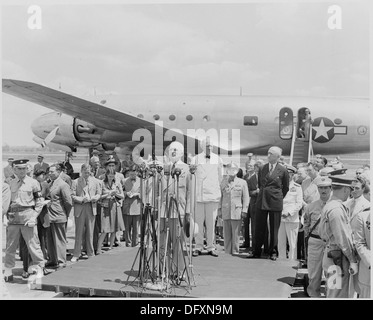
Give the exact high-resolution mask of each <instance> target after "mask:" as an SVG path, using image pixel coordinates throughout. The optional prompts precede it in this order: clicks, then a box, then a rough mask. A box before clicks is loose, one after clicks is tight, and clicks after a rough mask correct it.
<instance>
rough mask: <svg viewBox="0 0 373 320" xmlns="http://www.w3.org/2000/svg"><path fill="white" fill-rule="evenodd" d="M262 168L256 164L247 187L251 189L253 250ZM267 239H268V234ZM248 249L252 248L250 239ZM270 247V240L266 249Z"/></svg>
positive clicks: (250, 212)
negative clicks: (259, 176) (259, 180)
mask: <svg viewBox="0 0 373 320" xmlns="http://www.w3.org/2000/svg"><path fill="white" fill-rule="evenodd" d="M260 168H262V163H261V162H256V163H255V164H254V173H253V174H252V175H251V176H250V178H249V179H248V180H247V187H248V189H249V195H250V203H249V210H248V217H247V219H248V226H247V229H249V227H250V221H251V237H252V238H251V242H252V246H251V247H252V249H253V250H254V248H255V215H256V200H257V199H258V194H259V188H258V173H259V170H260ZM266 233H267V238H268V232H266ZM247 239H248V242H247V247H250V238H249V237H248V238H247ZM267 247H268V240H267V243H265V244H264V248H267Z"/></svg>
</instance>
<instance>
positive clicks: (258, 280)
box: [0, 227, 296, 299]
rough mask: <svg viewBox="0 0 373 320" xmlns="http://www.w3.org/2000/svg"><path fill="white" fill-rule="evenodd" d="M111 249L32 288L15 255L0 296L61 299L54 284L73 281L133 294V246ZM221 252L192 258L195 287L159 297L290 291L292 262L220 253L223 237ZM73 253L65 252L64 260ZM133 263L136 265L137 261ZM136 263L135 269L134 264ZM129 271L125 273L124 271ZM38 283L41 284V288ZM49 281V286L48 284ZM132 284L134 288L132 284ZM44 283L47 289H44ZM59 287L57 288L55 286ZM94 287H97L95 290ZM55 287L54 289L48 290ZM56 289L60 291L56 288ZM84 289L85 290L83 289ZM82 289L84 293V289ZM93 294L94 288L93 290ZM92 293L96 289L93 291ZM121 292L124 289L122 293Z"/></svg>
mask: <svg viewBox="0 0 373 320" xmlns="http://www.w3.org/2000/svg"><path fill="white" fill-rule="evenodd" d="M74 230H75V229H74V227H72V228H70V229H69V230H68V233H67V238H68V244H67V248H68V251H69V252H72V250H73V247H74ZM2 231H3V235H2V238H3V246H2V247H3V256H4V250H5V228H4V227H3V230H2ZM120 244H121V246H120V247H117V248H114V249H113V250H111V251H108V252H106V253H104V254H102V255H99V256H96V257H94V258H92V259H89V260H80V261H79V262H77V263H74V264H73V263H71V262H68V265H67V267H66V268H64V269H60V270H58V271H56V272H54V273H52V274H50V275H47V276H45V277H43V278H42V280H41V282H38V281H37V282H36V283H37V286H36V288H39V289H36V290H35V289H30V287H29V285H28V281H27V280H24V279H22V277H21V273H22V261H20V260H19V257H18V255H17V261H16V267H15V268H14V269H13V274H14V282H12V283H3V291H2V296H1V297H0V298H2V299H52V298H61V297H63V295H62V294H61V293H59V294H58V293H56V292H54V291H55V286H71V287H73V288H78V287H79V288H83V289H84V288H96V292H97V294H99V295H100V296H107V297H110V296H116V292H118V291H122V292H127V295H128V296H132V297H136V296H138V297H139V295H138V294H135V295H134V294H133V292H136V293H138V292H139V290H138V288H134V286H133V285H129V282H132V281H133V279H129V282H128V281H127V278H128V274H129V271H130V270H131V266H132V264H133V261H134V258H135V255H136V253H137V251H138V247H137V248H127V247H124V246H122V244H123V242H122V243H120ZM217 249H218V252H219V257H218V258H215V257H212V256H210V255H202V256H199V257H197V258H193V275H194V280H195V281H194V284H195V285H194V286H192V288H188V289H186V288H185V286H186V285H183V287H182V286H180V288H178V289H177V290H172V292H171V294H168V295H167V294H166V295H163V296H174V297H176V296H178V297H189V298H212V299H213V298H238V299H257V298H269V299H286V298H289V297H290V296H291V292H292V285H293V283H294V279H295V274H296V269H295V264H296V263H294V262H289V261H280V260H277V261H276V262H274V261H271V260H269V259H258V260H251V259H250V260H249V259H244V257H245V256H246V255H247V254H248V252H247V251H241V252H240V255H238V256H231V255H228V254H225V253H224V248H223V246H222V242H218V244H217ZM70 259H71V256H69V257H68V260H70ZM136 266H137V264H136ZM136 266H135V267H134V269H135V270H137V267H136ZM126 272H127V273H126ZM40 283H44V288H43V290H40V289H41V288H42V287H43V285H42V286H41V285H40ZM51 286H52V287H51ZM130 287H132V289H131V288H130ZM45 288H48V290H45ZM105 288H106V289H107V290H109V291H110V290H111V291H112V293H108V294H103V293H102V291H100V290H101V289H105ZM57 289H58V288H57ZM97 289H98V290H97ZM50 290H53V291H50ZM57 291H58V290H57ZM83 291H84V290H83ZM83 291H82V292H83ZM131 292H132V295H131ZM91 293H92V292H91ZM93 293H94V292H93ZM147 293H149V292H145V291H142V293H141V294H142V296H143V297H148V296H153V297H160V296H162V294H159V292H158V291H152V292H150V293H149V294H147ZM122 296H123V294H122Z"/></svg>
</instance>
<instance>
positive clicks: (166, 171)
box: [163, 164, 171, 176]
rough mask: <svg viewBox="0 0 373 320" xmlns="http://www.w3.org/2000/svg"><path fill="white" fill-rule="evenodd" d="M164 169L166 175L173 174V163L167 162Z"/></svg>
mask: <svg viewBox="0 0 373 320" xmlns="http://www.w3.org/2000/svg"><path fill="white" fill-rule="evenodd" d="M163 169H164V174H165V176H169V175H170V174H171V165H170V164H165V165H164V168H163Z"/></svg>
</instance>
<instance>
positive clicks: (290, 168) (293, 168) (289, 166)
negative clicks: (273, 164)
mask: <svg viewBox="0 0 373 320" xmlns="http://www.w3.org/2000/svg"><path fill="white" fill-rule="evenodd" d="M285 167H286V170H287V171H289V172H292V173H296V172H297V168H295V167H293V166H291V165H290V164H287V165H286V166H285Z"/></svg>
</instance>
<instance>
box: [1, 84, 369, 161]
mask: <svg viewBox="0 0 373 320" xmlns="http://www.w3.org/2000/svg"><path fill="white" fill-rule="evenodd" d="M3 92H5V93H7V94H10V95H13V96H15V97H18V98H21V99H24V100H26V101H29V102H32V103H36V104H38V105H41V106H44V107H46V108H49V109H52V110H53V111H54V112H51V113H47V114H44V115H42V116H41V117H39V118H37V119H35V120H34V121H33V123H32V126H31V127H32V131H33V133H34V134H35V137H34V141H36V142H37V143H40V144H41V145H42V146H45V145H46V144H49V145H51V146H57V147H59V148H60V149H62V150H65V151H67V152H73V151H76V150H77V148H90V149H92V148H101V149H103V150H115V151H116V153H117V154H120V153H121V150H126V149H128V148H130V149H131V148H133V147H135V146H136V145H138V144H139V143H140V141H136V140H139V138H138V137H137V138H135V139H134V137H133V135H134V133H135V135H136V132H137V130H139V129H141V130H145V131H146V132H149V135H150V136H151V138H150V139H151V140H150V143H149V139H148V140H147V141H146V142H145V143H144V144H143V146H145V145H146V144H150V145H151V146H152V147H153V149H151V150H152V151H151V152H152V153H154V147H155V148H156V147H157V146H158V147H159V145H160V144H161V149H160V150H161V153H162V152H163V151H164V149H165V147H166V146H167V145H168V144H169V143H170V141H165V140H171V139H170V138H169V136H170V135H171V136H172V135H173V134H175V133H176V136H177V135H179V136H178V138H177V139H184V144H185V143H187V144H188V146H189V145H192V146H193V148H192V149H193V150H192V152H191V153H192V154H195V153H196V152H198V143H197V142H196V141H197V139H198V134H197V133H198V130H205V131H207V132H208V130H215V132H217V133H218V135H219V133H220V134H221V133H224V134H227V132H228V138H227V139H228V140H229V141H228V144H226V145H224V146H223V145H222V144H221V145H220V146H218V144H219V143H218V142H217V141H214V145H215V147H218V149H217V150H218V151H219V152H222V151H224V152H226V153H228V154H230V155H231V154H237V153H238V154H241V155H243V154H247V153H248V152H252V153H254V154H257V155H266V154H267V151H268V149H269V147H271V146H278V147H280V148H282V149H283V154H290V153H291V149H292V145H294V141H295V140H302V139H299V129H300V127H301V123H302V119H303V117H304V112H305V109H308V110H310V112H311V116H312V119H313V123H312V127H311V131H310V136H311V137H312V139H311V142H312V144H311V145H312V151H313V153H314V154H317V153H319V154H323V155H328V154H344V153H353V152H364V151H369V147H370V139H369V137H370V126H369V121H370V113H369V100H368V99H367V98H366V99H365V98H326V97H320V98H317V97H303V96H300V97H288V96H259V95H257V96H255V95H250V96H242V95H239V96H202V95H196V96H193V95H188V96H176V95H170V96H165V95H163V96H162V95H158V96H150V95H141V96H138V95H108V96H95V97H93V98H94V99H92V100H94V101H88V100H84V99H81V98H79V97H76V96H72V95H69V94H67V93H64V92H61V91H58V90H54V89H52V88H48V87H45V86H42V85H39V84H36V83H32V82H26V81H20V80H11V79H3ZM160 121H162V122H160ZM169 130H170V131H169ZM145 131H140V133H141V132H145ZM157 132H158V133H159V132H160V134H161V135H162V134H163V137H161V138H165V136H166V138H165V139H163V140H159V139H158V140H157V137H156V136H157ZM229 132H230V133H229ZM237 132H238V135H239V136H238V138H237ZM180 133H181V134H180ZM140 135H141V134H140ZM218 138H219V136H218ZM174 139H175V138H174ZM237 139H238V141H237ZM144 140H145V137H144ZM178 141H180V140H178ZM148 150H149V149H148ZM189 151H191V150H190V148H189V149H188V152H189ZM158 153H159V150H158ZM157 155H158V154H157Z"/></svg>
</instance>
